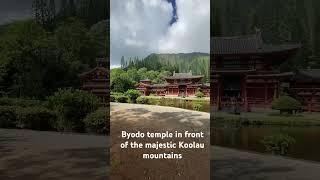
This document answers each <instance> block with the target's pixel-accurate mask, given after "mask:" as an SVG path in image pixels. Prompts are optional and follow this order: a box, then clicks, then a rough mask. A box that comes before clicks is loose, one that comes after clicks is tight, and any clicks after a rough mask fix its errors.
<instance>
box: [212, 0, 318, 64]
mask: <svg viewBox="0 0 320 180" xmlns="http://www.w3.org/2000/svg"><path fill="white" fill-rule="evenodd" d="M319 7H320V1H318V0H215V1H213V2H212V3H211V16H212V17H211V27H212V28H211V35H212V36H237V35H246V34H253V33H255V29H256V28H258V29H260V30H261V31H262V36H263V39H264V41H265V42H266V43H269V44H284V43H301V45H302V48H301V50H300V52H299V53H298V54H297V56H296V57H295V58H292V60H290V61H289V62H288V63H287V64H283V65H282V69H283V70H295V69H298V68H320V59H319V56H320V21H319V17H320V12H319V11H318V10H317V9H318V8H319Z"/></svg>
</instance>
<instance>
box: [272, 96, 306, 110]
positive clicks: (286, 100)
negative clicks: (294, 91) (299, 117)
mask: <svg viewBox="0 0 320 180" xmlns="http://www.w3.org/2000/svg"><path fill="white" fill-rule="evenodd" d="M300 108H301V103H300V102H299V101H297V100H296V99H294V98H292V97H290V96H281V97H280V98H278V99H275V100H274V101H273V102H272V109H276V110H280V113H282V112H287V113H289V114H292V113H293V111H297V110H299V109H300Z"/></svg>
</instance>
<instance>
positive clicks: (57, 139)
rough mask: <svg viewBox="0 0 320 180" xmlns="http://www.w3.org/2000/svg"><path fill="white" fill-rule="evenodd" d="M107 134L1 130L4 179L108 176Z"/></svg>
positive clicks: (103, 178) (78, 179) (0, 170)
mask: <svg viewBox="0 0 320 180" xmlns="http://www.w3.org/2000/svg"><path fill="white" fill-rule="evenodd" d="M108 141H109V140H108V138H107V137H106V136H94V135H79V134H61V133H56V132H41V131H30V130H14V129H0V179H1V180H2V179H3V180H21V179H25V180H29V179H30V180H38V179H46V180H47V179H52V180H64V179H68V180H69V179H70V180H73V179H75V180H87V179H94V180H96V179H98V180H99V179H101V180H106V179H108V176H107V175H108V172H107V171H108V169H107V166H108V162H109V159H107V157H108V147H107V146H108Z"/></svg>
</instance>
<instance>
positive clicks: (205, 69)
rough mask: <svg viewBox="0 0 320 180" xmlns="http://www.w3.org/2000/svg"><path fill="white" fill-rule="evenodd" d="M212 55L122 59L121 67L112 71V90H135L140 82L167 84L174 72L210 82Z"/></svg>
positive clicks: (164, 55) (194, 54) (159, 55)
mask: <svg viewBox="0 0 320 180" xmlns="http://www.w3.org/2000/svg"><path fill="white" fill-rule="evenodd" d="M209 58H210V55H209V54H206V53H180V54H155V53H153V54H150V55H149V56H147V57H146V58H138V57H129V58H127V59H125V58H124V57H122V58H121V67H120V68H116V69H111V73H110V88H111V91H113V92H126V91H127V90H128V89H134V88H135V85H137V83H139V82H140V80H144V79H150V80H151V81H152V83H154V84H163V83H165V82H166V81H165V77H167V76H171V75H172V74H173V72H176V73H179V72H180V73H187V72H190V71H191V72H192V74H193V75H203V76H204V78H203V80H202V82H203V83H208V82H210V61H209Z"/></svg>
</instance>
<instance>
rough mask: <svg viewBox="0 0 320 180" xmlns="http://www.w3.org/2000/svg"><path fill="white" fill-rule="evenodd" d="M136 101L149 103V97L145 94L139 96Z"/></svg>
mask: <svg viewBox="0 0 320 180" xmlns="http://www.w3.org/2000/svg"><path fill="white" fill-rule="evenodd" d="M136 101H137V103H138V104H149V99H148V98H147V97H145V96H140V97H138V98H137V100H136Z"/></svg>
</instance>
